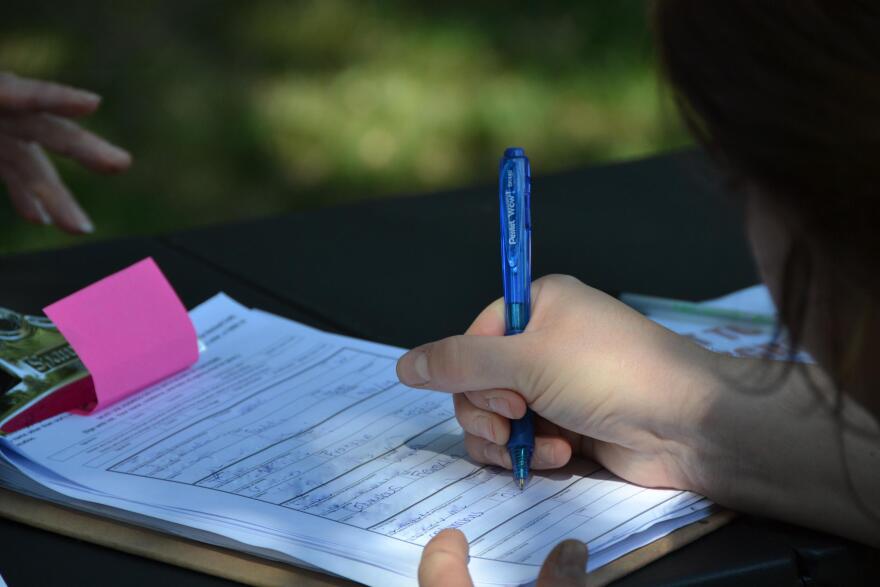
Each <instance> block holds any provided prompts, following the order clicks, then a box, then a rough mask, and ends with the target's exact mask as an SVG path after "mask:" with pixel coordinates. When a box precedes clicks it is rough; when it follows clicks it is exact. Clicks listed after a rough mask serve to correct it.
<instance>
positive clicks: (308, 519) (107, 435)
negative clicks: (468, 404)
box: [3, 295, 711, 585]
mask: <svg viewBox="0 0 880 587" xmlns="http://www.w3.org/2000/svg"><path fill="white" fill-rule="evenodd" d="M191 317H192V319H193V323H194V325H195V327H196V330H197V332H198V335H199V338H200V339H201V340H203V341H204V342H205V345H206V349H205V351H204V352H203V353H202V355H201V356H200V358H199V361H198V363H197V364H196V365H195V366H194V367H192V368H191V369H189V370H187V371H185V372H182V373H180V374H178V375H176V376H174V377H172V378H170V379H168V380H166V381H163V382H161V383H160V384H158V385H154V386H152V387H150V388H148V389H146V390H144V391H142V392H140V393H138V394H136V395H135V396H132V397H130V398H128V399H126V400H123V401H122V402H120V403H118V404H116V405H114V406H112V407H110V408H108V409H107V410H105V411H102V412H99V413H97V414H95V415H92V416H72V415H64V416H59V417H57V418H55V419H53V420H49V421H46V422H42V423H40V424H38V425H36V426H34V427H31V428H29V429H26V430H23V431H21V432H19V433H16V434H14V435H12V436H10V437H9V439H8V440H7V441H4V446H3V450H4V455H5V456H6V457H7V459H9V460H10V462H12V463H13V464H15V465H16V466H18V467H19V468H20V469H21V470H23V471H25V472H26V473H27V474H28V475H30V476H31V477H33V478H36V479H37V480H39V481H40V482H41V483H43V484H45V485H46V486H48V487H51V488H52V489H54V490H56V491H59V492H61V493H63V494H65V495H68V496H70V497H72V498H76V499H84V500H88V501H91V502H96V503H101V504H105V505H108V506H113V507H117V508H121V509H125V510H128V511H132V512H137V513H141V514H144V515H149V516H153V517H156V518H160V519H163V520H168V521H170V522H176V523H179V524H182V525H185V526H189V527H193V528H198V529H201V530H206V531H209V532H214V533H217V534H221V535H223V536H227V537H229V538H232V539H234V540H237V541H240V542H242V543H245V544H250V545H253V546H254V547H259V548H268V549H272V550H274V551H277V552H279V553H283V554H284V555H286V556H288V557H292V558H295V559H297V560H298V561H303V562H305V563H307V564H309V565H314V566H316V567H319V568H322V569H325V570H328V571H330V572H333V573H336V574H339V575H343V576H347V577H350V578H352V579H355V580H358V581H361V582H364V583H368V584H382V585H397V584H400V585H411V584H414V582H415V577H416V570H417V567H418V562H419V558H420V556H421V549H422V546H423V545H424V544H425V543H426V542H427V541H428V540H429V539H430V538H431V537H432V536H434V535H435V534H436V533H438V532H439V531H440V530H442V529H443V528H448V527H455V528H459V529H460V530H462V531H463V532H464V533H465V535H466V536H467V537H468V539H469V541H470V542H471V563H470V569H471V573H472V574H473V576H474V580H475V581H476V582H477V583H478V584H486V585H515V584H521V583H524V582H529V581H532V580H534V579H535V578H536V576H537V573H538V570H539V567H540V564H541V562H542V561H543V560H544V558H545V556H546V555H547V553H548V552H549V551H550V550H551V549H552V547H553V546H555V544H557V543H558V542H559V541H561V540H563V539H566V538H578V539H580V540H583V541H585V542H587V543H588V546H589V548H590V552H591V557H590V561H589V568H595V567H597V566H599V565H601V564H604V563H605V562H609V561H610V560H613V558H615V557H616V556H620V555H621V554H625V553H626V552H628V551H629V550H631V549H632V548H635V547H637V546H640V545H642V544H644V543H646V542H650V541H651V540H654V539H656V538H658V537H660V536H662V535H664V534H666V533H668V532H671V531H672V530H674V529H676V528H677V527H680V526H681V525H684V524H686V523H689V522H690V521H693V520H696V519H699V518H700V517H704V516H706V515H708V513H709V512H710V508H709V506H710V505H711V504H710V503H709V502H708V501H707V500H705V499H702V498H701V497H700V496H697V495H695V494H692V493H688V492H683V491H673V490H656V489H645V488H642V487H638V486H635V485H632V484H629V483H626V482H624V481H622V480H620V479H618V478H616V477H614V476H613V475H611V474H610V473H608V472H607V471H605V470H604V469H601V468H600V467H598V466H596V465H594V464H590V463H584V462H581V463H578V464H575V465H573V466H571V467H568V468H566V469H563V470H560V471H556V472H551V473H547V474H538V475H536V476H535V477H534V478H533V479H532V480H531V482H530V483H529V484H528V486H527V488H526V490H525V491H522V492H520V490H519V489H518V488H517V487H516V486H515V485H514V484H513V482H512V479H511V475H510V472H509V471H505V470H502V469H498V468H495V467H489V466H484V465H480V464H476V463H473V462H471V461H470V460H469V459H468V458H467V457H466V452H465V449H464V447H463V436H462V432H461V429H460V428H459V426H458V424H457V422H456V421H455V417H454V412H453V408H452V401H451V397H450V396H449V395H447V394H442V393H437V392H428V391H422V390H415V389H411V388H408V387H405V386H403V385H402V384H400V383H399V381H398V380H397V377H396V374H395V363H396V360H397V358H398V357H399V356H400V355H401V354H402V353H403V351H402V350H400V349H396V348H392V347H387V346H383V345H378V344H373V343H367V342H364V341H359V340H354V339H350V338H345V337H339V336H334V335H329V334H325V333H321V332H319V331H316V330H313V329H310V328H306V327H303V326H301V325H297V324H295V323H291V322H289V321H286V320H283V319H279V318H274V317H271V316H269V315H266V314H264V313H260V312H256V311H251V310H249V309H247V308H245V307H243V306H241V305H239V304H237V303H235V302H233V301H232V300H230V299H229V298H227V297H225V296H223V295H219V296H216V297H215V298H213V299H211V300H210V301H208V302H206V303H205V304H203V305H202V306H200V307H198V308H197V309H195V310H194V311H193V312H191Z"/></svg>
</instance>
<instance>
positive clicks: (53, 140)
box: [0, 113, 131, 173]
mask: <svg viewBox="0 0 880 587" xmlns="http://www.w3.org/2000/svg"><path fill="white" fill-rule="evenodd" d="M0 133H4V134H7V135H9V136H12V137H16V138H18V139H20V140H22V141H27V142H34V143H39V144H41V145H43V146H44V147H46V148H47V149H49V150H51V151H53V152H55V153H58V154H59V155H64V156H65V157H70V158H71V159H73V160H75V161H77V162H79V163H81V164H82V165H84V166H85V167H87V168H89V169H91V170H93V171H98V172H101V173H117V172H120V171H124V170H125V169H127V168H128V167H129V165H131V155H129V154H128V152H127V151H124V150H123V149H120V148H119V147H117V146H115V145H113V144H111V143H109V142H107V141H105V140H104V139H102V138H101V137H99V136H98V135H96V134H93V133H90V132H89V131H87V130H85V129H84V128H82V127H81V126H79V125H78V124H76V123H75V122H72V121H70V120H66V119H64V118H60V117H58V116H54V115H52V114H42V113H38V114H28V115H20V114H19V115H0Z"/></svg>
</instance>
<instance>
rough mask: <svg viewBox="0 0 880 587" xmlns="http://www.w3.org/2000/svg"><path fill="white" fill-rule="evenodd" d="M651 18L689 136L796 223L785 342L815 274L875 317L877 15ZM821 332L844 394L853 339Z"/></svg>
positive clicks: (672, 11)
mask: <svg viewBox="0 0 880 587" xmlns="http://www.w3.org/2000/svg"><path fill="white" fill-rule="evenodd" d="M651 10H652V16H653V24H654V28H655V36H656V42H657V47H658V50H659V53H660V60H661V63H662V67H663V71H664V73H665V75H666V77H667V79H668V80H669V82H670V83H671V85H672V88H673V91H674V95H675V99H676V102H677V103H678V106H679V109H680V111H681V113H682V115H683V118H684V120H685V122H686V124H687V125H688V127H689V128H690V130H691V132H692V133H693V135H694V136H695V137H696V138H697V140H698V141H700V142H701V143H702V144H703V145H704V146H705V147H706V149H707V150H708V151H709V152H710V153H711V154H712V155H713V157H714V158H715V159H716V160H717V161H718V162H719V164H720V165H721V166H722V168H723V169H724V170H725V171H726V172H727V173H728V174H729V175H730V176H732V177H733V178H734V179H736V178H741V179H743V180H745V181H747V182H748V183H750V184H751V185H755V186H758V187H760V189H761V194H762V197H768V198H771V199H772V200H773V203H774V204H775V205H776V206H777V207H778V208H779V209H782V210H785V211H787V212H789V213H790V217H791V218H792V226H793V227H795V230H794V232H793V234H792V244H791V246H790V250H789V251H788V255H787V262H786V265H785V269H784V271H783V284H782V291H783V295H782V304H781V306H782V307H781V308H780V315H781V318H782V321H783V322H784V323H785V324H786V326H787V327H788V328H789V330H790V332H791V336H792V338H793V339H794V340H795V341H797V340H799V339H800V336H801V334H802V332H803V319H804V316H805V312H806V309H807V304H808V296H809V291H810V288H811V287H815V279H816V276H817V272H816V271H815V269H816V267H817V264H818V263H822V269H823V271H822V275H823V279H825V280H830V282H831V283H832V285H833V284H835V283H836V284H842V283H846V284H848V285H850V286H852V288H851V289H855V290H857V291H860V292H864V294H865V295H864V299H865V300H867V304H866V306H867V307H868V308H869V309H870V307H871V305H872V304H873V301H874V300H877V299H878V297H880V271H878V269H880V268H878V266H877V261H878V250H880V2H877V1H876V0H724V1H722V2H711V1H708V0H654V1H653V2H652V6H651ZM835 289H837V288H835V287H829V288H828V290H829V291H834V290H835ZM866 319H867V318H866ZM823 323H824V324H825V328H826V330H827V332H826V333H823V334H824V335H825V336H827V340H828V341H835V342H836V346H832V348H831V349H830V351H831V355H832V356H831V360H830V363H831V364H830V365H828V367H829V368H830V371H832V375H833V376H835V378H836V379H838V382H840V381H841V380H842V379H844V374H843V373H842V372H841V371H842V370H844V369H845V367H846V363H847V360H848V355H850V354H851V353H850V352H849V351H850V350H851V349H848V348H846V346H847V339H848V338H852V337H851V336H850V335H851V334H852V333H847V332H841V328H840V324H839V323H838V321H837V320H835V319H834V316H831V317H829V319H827V320H823Z"/></svg>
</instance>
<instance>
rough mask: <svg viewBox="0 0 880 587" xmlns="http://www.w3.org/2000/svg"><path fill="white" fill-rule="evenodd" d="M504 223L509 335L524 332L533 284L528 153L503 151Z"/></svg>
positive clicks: (501, 193)
mask: <svg viewBox="0 0 880 587" xmlns="http://www.w3.org/2000/svg"><path fill="white" fill-rule="evenodd" d="M498 184H499V185H498V196H499V203H500V215H501V217H500V220H501V264H502V275H503V276H504V300H505V302H506V303H505V306H506V308H507V311H506V313H505V314H506V316H505V320H506V327H507V334H516V333H519V332H522V331H523V330H525V327H526V324H527V323H528V321H529V314H530V310H529V303H530V301H531V299H530V298H531V283H532V272H531V264H532V238H531V236H532V218H531V211H530V200H531V169H530V167H529V159H528V157H526V155H525V151H524V150H523V149H521V148H519V147H510V148H508V149H507V150H505V151H504V157H502V158H501V165H500V167H499V174H498Z"/></svg>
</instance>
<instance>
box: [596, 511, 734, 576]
mask: <svg viewBox="0 0 880 587" xmlns="http://www.w3.org/2000/svg"><path fill="white" fill-rule="evenodd" d="M736 516H737V514H736V512H734V511H731V510H725V509H722V510H719V511H717V512H715V513H713V514H712V515H710V516H709V517H707V518H704V519H702V520H699V521H697V522H694V523H692V524H688V525H687V526H682V527H681V528H679V529H678V530H675V531H673V532H670V533H669V534H667V535H666V536H664V537H663V538H660V539H658V540H655V541H654V542H651V543H650V544H646V545H645V546H643V547H641V548H637V549H636V550H634V551H632V552H630V553H628V554H625V555H624V556H622V557H620V558H619V559H617V560H615V561H614V562H612V563H610V564H607V565H605V566H604V567H599V568H598V569H596V570H595V571H593V572H591V573H590V574H589V577H590V579H589V581H588V583H587V584H588V585H589V586H590V587H605V585H608V584H609V583H611V582H612V581H616V580H618V579H620V578H622V577H624V576H626V575H629V574H630V573H632V572H634V571H637V570H639V569H641V568H642V567H644V566H647V565H648V564H650V563H652V562H654V561H656V560H657V559H659V558H662V557H663V556H665V555H667V554H669V553H670V552H672V551H674V550H678V549H679V548H681V547H682V546H686V545H688V544H690V543H691V542H694V541H695V540H697V539H699V538H702V537H703V536H705V535H707V534H709V533H711V532H714V531H715V530H717V529H718V528H720V527H722V526H724V525H725V524H727V523H728V522H730V521H731V520H733V519H734V518H735V517H736Z"/></svg>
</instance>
